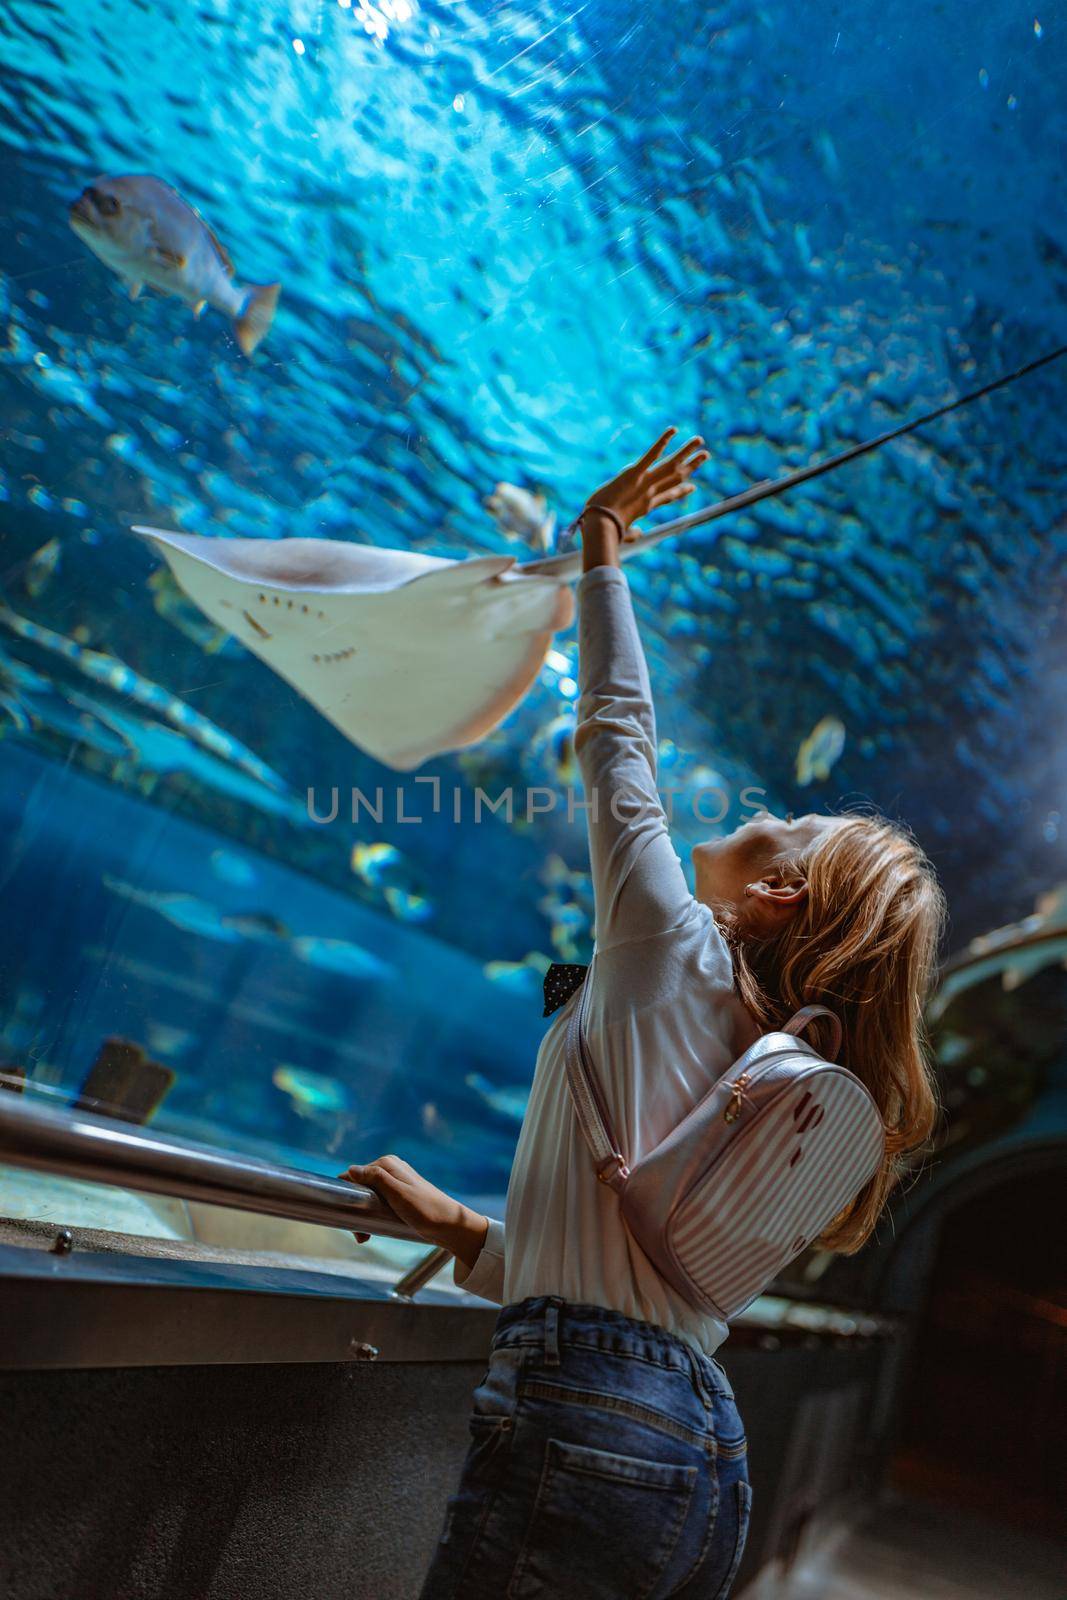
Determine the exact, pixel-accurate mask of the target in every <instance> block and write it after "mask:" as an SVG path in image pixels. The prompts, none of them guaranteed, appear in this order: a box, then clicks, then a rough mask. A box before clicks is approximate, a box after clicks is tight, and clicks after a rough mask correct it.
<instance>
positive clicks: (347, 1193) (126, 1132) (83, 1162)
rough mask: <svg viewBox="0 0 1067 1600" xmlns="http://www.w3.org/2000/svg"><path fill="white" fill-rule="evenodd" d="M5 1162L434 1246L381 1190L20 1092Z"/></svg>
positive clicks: (0, 1129)
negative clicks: (36, 1100) (33, 1099)
mask: <svg viewBox="0 0 1067 1600" xmlns="http://www.w3.org/2000/svg"><path fill="white" fill-rule="evenodd" d="M0 1161H5V1162H7V1163H8V1164H9V1165H11V1166H16V1167H29V1168H32V1169H33V1170H35V1171H38V1172H54V1173H60V1174H61V1175H62V1176H63V1177H66V1178H84V1179H87V1180H88V1181H90V1182H91V1183H105V1184H112V1185H115V1186H116V1187H119V1188H123V1189H137V1190H143V1191H144V1192H146V1193H148V1194H163V1195H168V1196H170V1197H172V1198H174V1199H178V1200H194V1201H199V1202H200V1203H201V1204H203V1205H212V1206H230V1207H233V1208H234V1209H236V1210H238V1211H255V1212H258V1213H260V1214H262V1215H265V1216H269V1217H283V1218H286V1219H287V1220H289V1221H293V1222H314V1223H318V1224H320V1225H321V1226H322V1227H325V1228H343V1229H345V1230H346V1231H347V1232H353V1231H355V1230H357V1229H358V1230H359V1231H361V1232H364V1233H377V1234H382V1235H384V1236H386V1237H387V1238H391V1239H409V1240H412V1241H415V1242H417V1243H420V1244H425V1242H426V1241H425V1240H424V1239H423V1238H422V1237H421V1235H420V1234H418V1233H417V1232H416V1231H415V1229H414V1228H412V1227H411V1226H410V1224H409V1223H406V1222H403V1221H402V1220H401V1219H400V1218H399V1217H398V1216H397V1215H396V1213H395V1212H393V1211H391V1210H390V1209H389V1207H388V1206H387V1205H385V1204H384V1202H383V1201H382V1200H380V1199H379V1198H378V1196H377V1195H376V1194H375V1193H374V1191H373V1189H366V1188H363V1187H362V1186H361V1185H359V1184H354V1183H348V1182H347V1181H346V1180H344V1179H340V1178H323V1177H320V1176H319V1175H318V1174H317V1173H314V1172H301V1171H300V1170H299V1168H297V1167H283V1166H278V1165H277V1164H275V1163H274V1162H271V1161H264V1160H261V1159H260V1158H259V1157H257V1156H245V1155H234V1154H232V1153H229V1152H226V1151H222V1150H216V1149H214V1148H213V1147H212V1146H211V1145H203V1144H196V1143H194V1142H193V1141H192V1140H190V1139H180V1138H177V1137H176V1136H172V1135H169V1134H160V1133H149V1132H147V1131H146V1130H145V1129H144V1128H140V1127H133V1126H131V1125H130V1124H129V1123H124V1122H116V1121H114V1120H113V1119H112V1118H110V1117H101V1116H97V1115H95V1114H93V1113H90V1112H85V1111H75V1110H72V1109H70V1108H63V1109H58V1108H56V1107H54V1106H37V1105H32V1104H30V1103H28V1102H27V1101H26V1100H25V1099H24V1098H23V1097H22V1096H21V1095H14V1094H10V1093H6V1094H5V1093H0ZM450 1260H451V1255H450V1252H449V1251H447V1250H445V1249H443V1248H439V1247H436V1246H435V1247H434V1249H432V1250H431V1251H429V1252H428V1253H427V1255H426V1256H425V1257H423V1259H422V1260H421V1261H419V1262H417V1263H416V1264H415V1266H414V1267H412V1268H411V1269H410V1271H409V1272H407V1273H405V1275H404V1277H403V1278H401V1280H400V1282H399V1284H398V1285H397V1287H396V1290H395V1291H394V1292H395V1293H398V1294H400V1295H401V1296H402V1297H403V1298H410V1296H411V1295H413V1294H414V1293H415V1292H416V1291H417V1290H418V1289H419V1288H421V1287H422V1286H423V1284H425V1283H427V1282H428V1281H429V1279H430V1278H432V1277H433V1276H434V1274H435V1273H437V1272H439V1271H440V1270H441V1268H442V1267H443V1266H445V1265H446V1263H447V1262H448V1261H450Z"/></svg>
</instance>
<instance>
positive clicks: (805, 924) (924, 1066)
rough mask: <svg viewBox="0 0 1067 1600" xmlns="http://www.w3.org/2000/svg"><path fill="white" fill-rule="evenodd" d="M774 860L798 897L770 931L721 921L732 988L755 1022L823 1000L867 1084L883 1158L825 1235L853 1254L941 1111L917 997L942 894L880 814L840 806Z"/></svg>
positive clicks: (826, 1242)
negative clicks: (786, 857)
mask: <svg viewBox="0 0 1067 1600" xmlns="http://www.w3.org/2000/svg"><path fill="white" fill-rule="evenodd" d="M780 866H781V870H782V871H783V872H784V873H786V874H788V875H793V874H795V875H796V876H798V877H801V878H803V879H805V880H806V882H807V886H808V895H807V901H806V903H805V905H804V907H803V909H802V910H801V911H799V912H798V913H797V914H796V915H795V916H794V917H791V918H790V920H789V923H788V925H787V926H786V927H785V928H784V929H783V930H782V931H781V932H780V933H777V934H775V935H774V936H773V937H766V938H758V937H753V936H751V935H747V934H746V933H745V931H744V924H743V920H741V919H737V918H729V917H728V918H727V919H726V925H725V927H724V930H723V931H724V932H725V933H726V935H727V938H728V940H729V942H730V945H731V948H732V951H733V956H734V981H735V984H736V987H737V991H738V993H739V995H740V997H741V999H742V1001H743V1002H744V1004H745V1006H746V1007H747V1009H748V1010H749V1011H750V1012H751V1014H752V1015H753V1016H754V1017H755V1019H756V1021H757V1022H758V1023H759V1025H760V1027H761V1028H763V1029H770V1028H774V1027H775V1026H779V1025H780V1024H781V1023H783V1022H784V1021H786V1020H787V1018H788V1017H789V1016H790V1015H791V1014H792V1013H793V1012H794V1011H798V1010H799V1009H800V1007H801V1006H804V1005H811V1004H815V1003H817V1004H821V1005H825V1006H829V1007H830V1008H831V1009H832V1010H833V1011H835V1012H836V1013H837V1015H838V1017H839V1018H840V1019H841V1025H842V1028H843V1030H844V1038H843V1042H842V1046H841V1050H840V1052H839V1055H838V1060H839V1061H841V1062H842V1064H843V1065H844V1066H846V1067H848V1068H849V1070H850V1071H852V1072H854V1073H855V1074H856V1076H857V1077H858V1078H860V1079H861V1080H862V1082H863V1083H864V1084H866V1086H867V1088H868V1089H869V1090H870V1092H871V1094H872V1095H873V1096H874V1100H875V1103H876V1104H877V1106H878V1109H879V1111H880V1112H881V1114H882V1120H883V1122H884V1124H885V1131H886V1154H885V1160H884V1162H883V1164H882V1166H881V1168H880V1169H879V1171H878V1172H876V1173H875V1175H874V1177H873V1178H872V1179H871V1180H870V1182H869V1183H867V1184H866V1186H865V1187H864V1188H863V1189H861V1191H860V1193H859V1194H858V1195H857V1196H856V1198H855V1199H854V1200H853V1201H852V1202H851V1203H850V1204H849V1205H848V1206H846V1208H845V1209H844V1210H843V1211H841V1212H840V1213H839V1214H838V1215H837V1216H836V1217H835V1218H834V1219H833V1221H832V1222H831V1223H830V1225H829V1227H828V1228H827V1229H826V1231H825V1232H824V1234H823V1236H822V1239H821V1240H820V1243H821V1244H822V1245H823V1246H824V1247H825V1248H827V1249H830V1250H838V1251H840V1252H842V1253H843V1254H845V1255H851V1254H852V1253H853V1252H854V1251H856V1250H858V1249H859V1248H860V1246H861V1245H863V1244H864V1243H866V1241H867V1240H868V1239H869V1238H870V1236H871V1233H872V1232H873V1230H874V1226H875V1224H876V1222H877V1221H878V1218H879V1216H880V1214H881V1212H882V1209H883V1207H884V1206H885V1203H886V1200H887V1199H888V1197H889V1194H890V1191H891V1190H892V1188H893V1186H894V1184H895V1183H896V1182H897V1180H898V1179H899V1177H900V1175H901V1173H902V1172H903V1171H904V1169H905V1167H906V1165H907V1160H906V1158H907V1156H908V1155H909V1153H911V1152H912V1151H914V1150H916V1149H917V1148H918V1147H919V1146H921V1145H922V1144H924V1143H925V1142H926V1140H927V1139H928V1138H929V1137H930V1134H931V1132H932V1130H933V1127H934V1123H935V1121H936V1119H937V1111H938V1103H937V1095H936V1091H935V1087H934V1081H933V1076H932V1073H931V1070H930V1067H929V1064H928V1060H927V1055H926V1041H925V1034H924V1031H923V1008H924V1005H925V1001H926V997H927V993H928V990H929V987H930V984H931V981H932V978H933V974H934V970H935V965H936V961H937V950H938V945H939V942H940V938H941V932H942V929H943V926H944V919H945V900H944V896H943V894H942V892H941V888H940V886H939V884H938V882H937V878H936V877H935V875H934V870H933V867H932V866H931V865H930V862H929V861H928V860H927V858H926V856H925V855H924V853H923V851H922V850H921V849H920V847H919V845H918V844H917V843H916V841H915V839H914V838H913V837H912V836H911V834H910V833H908V832H907V831H906V830H905V829H904V828H902V827H899V826H897V825H896V824H895V823H891V822H888V821H887V820H886V819H885V818H883V817H879V816H867V815H856V814H849V815H845V816H843V817H842V818H841V820H840V823H839V825H838V826H837V827H835V828H832V829H830V830H828V831H827V832H826V833H825V834H824V835H823V836H822V837H820V839H819V840H818V842H817V843H816V844H814V845H813V846H812V847H811V848H810V849H808V850H806V851H804V852H803V853H802V854H800V855H798V856H797V857H796V859H795V860H791V861H789V862H783V863H781V864H780ZM819 1026H820V1024H816V1025H813V1028H818V1027H819ZM825 1026H826V1025H825V1024H821V1027H823V1028H825ZM808 1037H809V1038H811V1039H812V1042H813V1043H814V1044H815V1045H816V1046H817V1047H823V1048H825V1047H826V1045H827V1044H828V1038H827V1034H826V1033H821V1034H817V1033H816V1032H815V1031H812V1032H809V1035H808Z"/></svg>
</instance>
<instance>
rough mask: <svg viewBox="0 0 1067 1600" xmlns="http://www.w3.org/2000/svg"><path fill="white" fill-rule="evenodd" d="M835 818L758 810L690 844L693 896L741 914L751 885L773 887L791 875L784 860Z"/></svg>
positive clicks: (793, 856)
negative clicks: (720, 833)
mask: <svg viewBox="0 0 1067 1600" xmlns="http://www.w3.org/2000/svg"><path fill="white" fill-rule="evenodd" d="M840 820H841V819H840V818H838V817H820V816H817V815H816V814H815V813H814V812H809V813H808V814H807V815H806V816H803V817H797V818H796V819H795V820H794V819H792V818H784V817H776V816H775V815H774V813H773V812H771V811H760V812H758V813H757V814H756V816H754V817H750V818H749V820H748V821H747V822H743V823H742V824H741V826H740V827H739V828H735V830H734V832H733V833H730V834H727V836H726V838H724V839H708V840H707V841H706V842H705V843H704V844H698V845H696V846H695V847H694V849H693V868H694V870H695V873H696V896H697V899H698V900H702V901H703V902H704V904H705V905H710V906H725V907H727V908H729V909H730V910H732V911H734V912H735V913H736V914H737V915H738V916H740V915H741V914H742V913H743V911H744V909H745V902H746V899H748V898H750V896H751V894H752V892H753V890H754V888H756V887H758V886H759V885H761V884H762V885H763V886H764V887H765V888H770V889H778V888H780V887H781V886H782V885H783V884H784V883H785V882H786V881H787V880H788V879H789V878H790V877H791V876H795V875H791V874H789V873H788V872H787V871H786V870H784V869H786V868H787V866H788V863H789V862H790V861H793V860H795V859H796V857H797V856H800V855H803V854H804V853H805V851H807V850H809V849H810V848H811V846H812V845H813V844H814V843H815V842H816V840H818V839H820V838H822V837H824V836H825V834H826V833H827V832H829V831H830V830H831V829H833V828H836V827H838V826H839V824H840Z"/></svg>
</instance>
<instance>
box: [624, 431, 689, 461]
mask: <svg viewBox="0 0 1067 1600" xmlns="http://www.w3.org/2000/svg"><path fill="white" fill-rule="evenodd" d="M677 432H678V429H677V428H668V429H667V430H666V431H665V432H664V433H661V434H660V436H659V438H658V439H657V440H656V442H655V444H654V445H650V446H649V448H648V449H647V450H646V451H645V453H644V455H643V456H641V458H640V460H638V461H636V462H635V463H634V466H635V468H636V469H637V471H639V472H643V471H644V469H645V468H646V467H650V466H651V465H652V463H653V461H655V459H656V457H657V456H658V455H660V454H662V452H663V451H664V450H665V449H666V447H667V442H668V440H670V439H673V438H674V435H675V434H676V433H677Z"/></svg>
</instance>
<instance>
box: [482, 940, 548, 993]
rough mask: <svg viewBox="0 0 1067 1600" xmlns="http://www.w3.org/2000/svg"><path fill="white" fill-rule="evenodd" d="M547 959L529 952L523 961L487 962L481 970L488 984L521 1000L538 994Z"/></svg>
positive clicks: (533, 951) (545, 970)
mask: <svg viewBox="0 0 1067 1600" xmlns="http://www.w3.org/2000/svg"><path fill="white" fill-rule="evenodd" d="M548 967H549V959H548V957H547V956H544V955H541V954H540V952H539V951H536V950H531V951H530V954H529V955H528V956H527V957H526V959H525V960H524V961H487V962H486V964H485V966H484V967H483V968H482V971H483V973H484V974H485V976H486V977H487V978H488V979H489V982H490V983H495V984H497V985H499V987H500V988H501V989H506V990H508V991H509V992H511V993H512V994H517V995H522V996H523V998H527V997H532V996H535V995H538V994H540V992H541V984H542V982H543V981H544V976H545V973H546V972H547V971H548Z"/></svg>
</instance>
